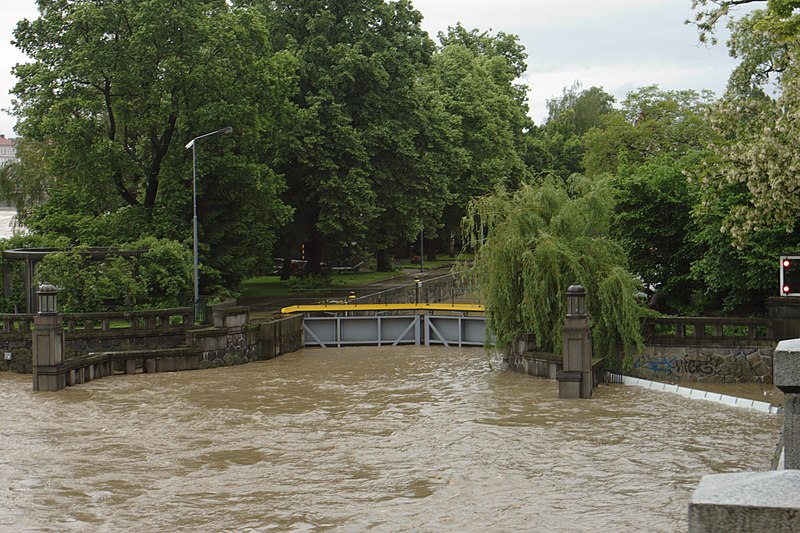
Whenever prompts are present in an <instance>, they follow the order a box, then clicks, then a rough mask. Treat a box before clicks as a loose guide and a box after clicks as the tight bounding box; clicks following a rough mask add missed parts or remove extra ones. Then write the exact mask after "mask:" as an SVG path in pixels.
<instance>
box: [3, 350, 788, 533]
mask: <svg viewBox="0 0 800 533" xmlns="http://www.w3.org/2000/svg"><path fill="white" fill-rule="evenodd" d="M557 396H558V392H557V384H556V383H555V382H551V381H547V380H543V379H539V378H533V377H530V376H526V375H522V374H516V373H512V372H510V371H508V370H504V369H502V368H500V367H499V365H497V364H496V363H494V364H492V363H491V362H490V361H489V360H488V359H487V356H486V355H485V353H484V352H483V350H480V349H451V348H440V347H432V348H425V347H402V348H398V347H395V348H392V347H385V348H347V349H341V350H339V349H318V350H302V351H300V352H298V353H294V354H289V355H285V356H282V357H280V358H278V359H274V360H272V361H266V362H259V363H251V364H249V365H244V366H237V367H231V368H222V369H212V370H204V371H195V372H182V373H175V374H148V375H137V376H116V377H111V378H105V379H101V380H97V381H93V382H90V383H87V384H84V385H80V386H77V387H72V388H69V389H66V390H63V391H60V392H57V393H33V392H31V386H30V376H19V375H14V374H8V373H5V374H2V375H0V405H1V406H2V408H1V409H0V450H2V451H0V530H2V531H104V532H122V531H124V532H146V531H266V532H270V531H314V532H316V531H347V532H350V531H353V532H358V531H392V532H393V531H413V532H425V531H430V532H440V531H458V532H472V531H475V532H486V531H492V532H495V531H514V532H516V531H546V532H548V533H549V532H556V531H615V532H616V531H669V532H672V531H683V530H685V529H686V515H687V506H688V502H689V499H690V497H691V493H692V491H693V490H694V489H695V487H696V486H697V484H698V482H699V480H700V478H701V477H702V476H703V475H705V474H711V473H726V472H739V471H744V470H767V469H768V468H769V459H770V454H771V453H772V452H773V450H774V446H775V443H776V442H777V439H778V436H779V433H780V428H781V424H782V419H781V418H780V417H776V416H775V415H768V414H763V413H759V412H756V411H750V410H746V409H737V408H732V407H726V406H721V405H718V404H714V403H711V402H705V401H698V400H689V399H687V398H684V397H681V396H678V395H675V394H669V393H663V392H652V391H647V390H643V389H637V388H633V387H625V386H622V385H613V386H602V387H600V388H599V389H597V390H596V392H595V397H594V398H593V399H591V400H558V398H557Z"/></svg>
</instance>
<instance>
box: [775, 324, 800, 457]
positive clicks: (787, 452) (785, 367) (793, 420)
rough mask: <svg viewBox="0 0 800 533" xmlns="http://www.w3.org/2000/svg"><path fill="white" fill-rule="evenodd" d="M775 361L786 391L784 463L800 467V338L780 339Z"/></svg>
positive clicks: (777, 378) (780, 383)
mask: <svg viewBox="0 0 800 533" xmlns="http://www.w3.org/2000/svg"><path fill="white" fill-rule="evenodd" d="M772 365H773V374H774V378H775V385H776V386H777V387H778V388H779V389H780V390H781V391H783V450H784V467H785V468H786V469H787V470H788V469H800V339H792V340H786V341H781V342H779V343H778V347H777V348H775V354H774V356H773V361H772Z"/></svg>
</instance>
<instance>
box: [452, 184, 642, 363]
mask: <svg viewBox="0 0 800 533" xmlns="http://www.w3.org/2000/svg"><path fill="white" fill-rule="evenodd" d="M613 204H614V196H613V191H612V189H611V188H610V187H609V186H607V185H606V184H605V183H603V182H592V181H588V180H579V181H577V182H576V183H573V184H571V188H570V189H569V190H568V189H567V186H565V185H564V184H563V183H561V182H556V181H555V180H547V181H545V182H544V183H541V184H536V185H531V184H524V185H523V186H522V187H521V188H520V189H519V190H517V191H514V192H508V191H504V190H503V191H498V192H495V193H494V194H492V195H489V196H484V197H481V198H478V199H475V200H473V201H472V202H471V204H470V206H469V211H468V215H467V216H466V217H465V218H464V225H463V230H464V236H465V242H468V243H469V244H470V245H471V247H472V249H473V250H475V259H474V264H473V268H472V270H471V272H470V275H471V276H473V277H474V281H475V282H476V284H477V286H478V287H479V288H480V292H481V297H482V299H483V301H484V302H485V304H486V319H487V326H488V329H489V330H490V331H491V333H492V334H493V335H494V337H495V339H496V341H497V346H510V343H511V342H513V341H514V340H515V339H517V338H518V337H519V335H520V334H521V333H523V332H528V333H531V332H532V333H533V334H534V335H535V339H536V346H537V349H539V350H542V351H552V352H554V353H560V351H561V336H562V327H563V321H564V315H565V313H566V289H567V287H569V286H570V285H572V284H575V283H578V284H580V285H583V286H584V287H585V288H586V309H587V313H588V314H589V317H590V320H591V327H592V338H593V342H594V351H595V354H596V355H599V356H602V357H606V358H607V360H608V361H610V362H613V364H615V365H618V364H619V363H620V360H619V353H620V350H619V349H620V347H622V349H623V353H624V354H625V358H624V360H623V361H622V366H628V365H629V364H630V362H631V356H632V355H633V353H634V352H635V351H638V350H640V349H641V346H642V337H641V329H640V317H641V316H642V313H643V312H644V310H643V308H642V306H641V305H640V304H639V303H638V300H637V296H636V295H637V293H638V292H639V288H640V287H639V282H638V281H637V280H636V279H635V278H634V277H633V276H632V275H631V274H630V273H629V272H628V271H627V269H626V255H625V251H624V250H623V249H622V247H621V246H620V245H619V244H617V243H616V242H615V241H614V240H612V239H611V238H610V237H609V231H608V230H609V225H610V223H611V214H612V209H613Z"/></svg>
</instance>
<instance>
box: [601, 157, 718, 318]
mask: <svg viewBox="0 0 800 533" xmlns="http://www.w3.org/2000/svg"><path fill="white" fill-rule="evenodd" d="M704 155H705V154H704V153H703V152H692V153H689V154H687V155H686V156H683V157H679V158H678V157H676V156H674V155H667V154H663V155H658V156H656V157H654V158H651V159H650V160H648V161H646V162H644V163H642V164H641V165H626V166H625V167H624V168H622V169H620V171H619V173H618V174H617V175H616V176H615V177H614V178H613V180H612V181H613V184H614V186H615V188H616V189H617V204H616V207H615V216H614V222H613V225H612V235H614V237H615V238H617V239H618V240H619V242H620V243H621V244H622V246H623V247H624V248H625V250H626V252H627V254H628V257H629V258H630V268H631V271H633V272H635V273H636V274H637V275H638V276H639V277H640V278H641V279H642V281H643V282H644V285H645V287H646V288H647V289H648V292H655V291H657V292H658V294H659V296H658V301H659V302H660V304H659V305H658V306H657V307H658V308H659V310H662V311H663V310H669V311H673V312H674V311H676V310H678V311H687V310H689V309H690V306H691V305H692V304H693V301H692V299H693V297H694V295H695V294H694V293H695V291H696V290H698V289H699V285H698V282H697V281H696V279H695V278H694V277H693V276H692V274H691V268H692V263H693V262H694V261H696V260H697V259H698V258H699V257H701V256H702V254H703V248H702V247H698V246H697V243H696V242H695V240H694V239H695V237H696V231H697V226H696V224H695V220H694V219H693V217H692V210H693V208H694V206H695V204H696V202H697V194H696V191H695V189H696V187H693V186H691V184H690V183H689V181H688V179H687V177H686V175H687V173H688V172H692V171H693V170H694V169H695V168H696V167H697V166H698V165H700V164H701V161H702V158H703V156H704ZM695 310H696V309H695Z"/></svg>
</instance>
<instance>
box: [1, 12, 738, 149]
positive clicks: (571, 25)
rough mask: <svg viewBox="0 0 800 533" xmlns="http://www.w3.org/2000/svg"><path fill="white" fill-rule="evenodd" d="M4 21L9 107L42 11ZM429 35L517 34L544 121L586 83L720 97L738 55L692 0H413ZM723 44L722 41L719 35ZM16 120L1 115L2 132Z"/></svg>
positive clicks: (618, 92) (536, 114)
mask: <svg viewBox="0 0 800 533" xmlns="http://www.w3.org/2000/svg"><path fill="white" fill-rule="evenodd" d="M3 3H4V5H3V11H4V14H3V15H4V16H3V17H2V20H0V108H2V109H3V110H4V111H5V110H7V109H8V108H9V107H10V106H11V97H10V95H9V94H8V92H9V90H11V88H12V87H13V85H14V83H15V80H14V77H13V76H12V75H11V73H10V71H11V67H12V66H13V65H14V64H16V63H18V62H22V61H25V57H24V56H23V55H22V54H21V53H19V52H18V50H17V49H16V48H15V47H13V46H12V45H11V43H10V41H11V40H12V38H13V36H12V32H13V30H14V28H15V27H16V23H17V21H18V20H20V19H22V18H29V19H33V18H36V16H37V10H36V2H35V0H13V1H10V0H4V2H3ZM413 3H414V6H415V7H416V8H417V9H418V10H419V11H420V12H422V14H423V16H424V17H425V20H424V21H423V27H424V28H425V29H426V30H427V31H428V32H429V33H430V34H431V36H432V37H435V36H436V33H437V32H439V31H441V30H445V29H446V28H447V27H448V26H452V25H454V24H455V23H456V22H459V21H460V22H461V23H462V24H463V25H464V26H466V27H467V28H470V29H471V28H478V29H481V30H490V29H491V30H492V31H493V32H497V31H504V32H506V33H513V34H516V35H519V37H520V39H521V42H522V44H523V45H524V46H525V48H526V50H527V52H528V72H527V74H526V76H525V82H526V83H527V84H528V85H529V86H530V107H531V116H532V117H533V118H534V120H535V121H536V122H537V123H541V122H542V119H543V118H544V117H545V116H546V112H545V103H546V100H547V99H549V98H553V97H554V96H558V95H560V94H561V91H562V89H563V88H564V87H566V86H569V85H572V83H573V82H575V81H580V82H581V83H582V84H583V86H584V87H586V88H588V87H591V86H593V85H597V86H601V87H603V88H604V89H605V90H606V91H607V92H609V93H611V94H613V95H614V96H615V97H617V99H618V100H620V99H622V98H624V96H625V95H626V94H627V93H628V92H629V91H631V90H633V89H636V88H638V87H643V86H646V85H652V84H658V85H659V86H661V87H662V88H663V89H695V90H700V89H711V90H713V91H714V92H716V93H717V94H721V92H722V90H723V89H724V87H725V83H726V81H727V78H728V75H729V74H730V71H731V69H732V68H733V66H734V64H735V63H734V60H732V59H731V58H729V57H728V54H727V50H726V48H725V46H724V44H720V45H717V46H713V47H712V46H705V45H700V44H698V40H697V33H696V31H695V30H694V28H692V27H689V26H685V25H684V24H683V21H684V20H686V19H687V18H690V17H691V16H692V11H691V9H690V4H691V2H690V0H493V1H487V0H413ZM720 41H721V42H724V39H720ZM14 122H15V121H14V119H13V118H12V117H11V116H9V115H8V114H7V113H6V112H2V113H0V134H5V135H6V136H13V135H14V133H13V126H14Z"/></svg>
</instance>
